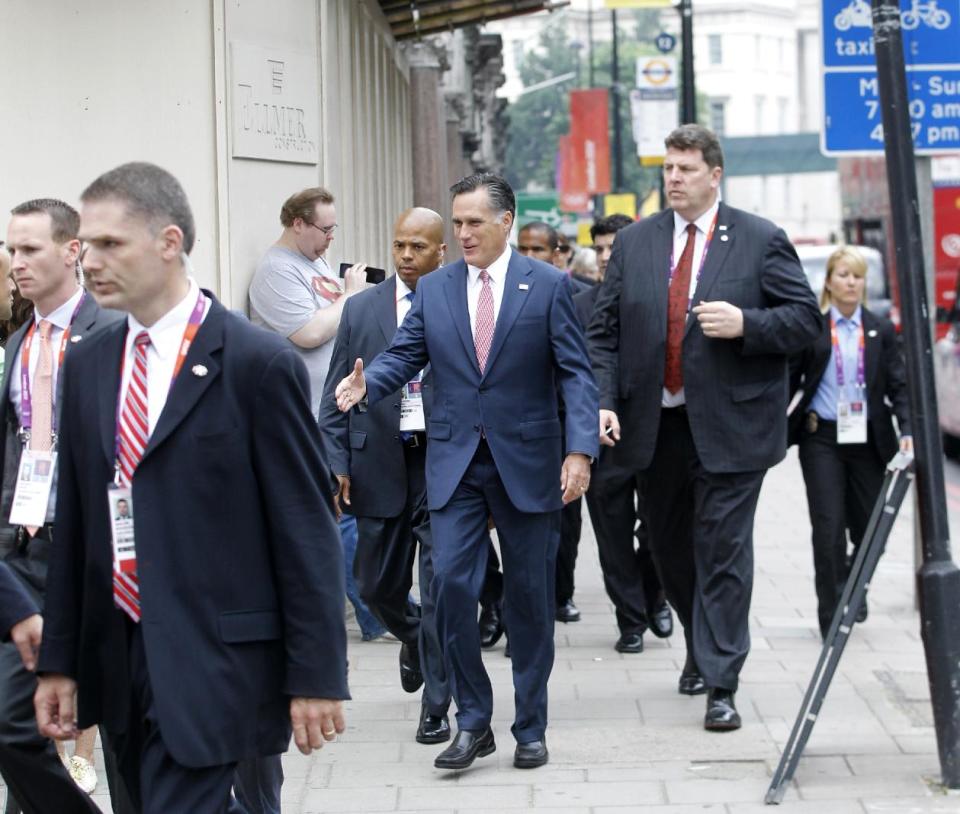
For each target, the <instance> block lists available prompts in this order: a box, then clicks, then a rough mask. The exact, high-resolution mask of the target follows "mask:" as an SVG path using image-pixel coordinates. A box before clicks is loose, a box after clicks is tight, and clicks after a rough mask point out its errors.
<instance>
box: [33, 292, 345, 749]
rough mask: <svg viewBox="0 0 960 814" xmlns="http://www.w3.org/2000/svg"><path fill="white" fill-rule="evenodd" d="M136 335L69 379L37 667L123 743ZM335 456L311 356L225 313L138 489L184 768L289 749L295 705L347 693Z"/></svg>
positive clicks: (204, 332) (163, 425) (162, 690)
mask: <svg viewBox="0 0 960 814" xmlns="http://www.w3.org/2000/svg"><path fill="white" fill-rule="evenodd" d="M126 334H127V324H126V323H125V322H123V323H120V324H118V325H116V326H113V327H111V328H109V329H107V330H104V331H101V332H99V333H98V334H97V335H96V336H95V337H93V338H91V339H90V341H88V342H84V343H82V344H81V345H80V346H78V347H77V349H76V350H75V351H74V355H73V358H72V359H71V360H70V363H69V364H68V365H67V366H66V367H65V369H64V377H65V381H64V388H63V401H64V409H63V415H64V420H63V426H62V432H61V440H60V483H59V488H58V494H57V536H56V552H55V556H54V557H52V558H51V564H50V575H49V580H48V590H47V606H46V611H45V627H44V632H43V645H42V647H41V653H40V663H39V670H40V672H46V673H61V674H64V675H67V676H71V677H73V678H74V679H76V681H77V683H78V690H79V724H80V726H81V727H86V726H90V725H91V724H94V723H103V724H104V725H105V726H106V727H107V729H108V731H112V732H124V731H126V728H127V715H128V701H127V699H128V698H129V692H130V688H129V672H128V665H127V662H126V660H127V651H128V645H127V635H126V627H127V625H126V617H125V616H124V615H123V613H122V612H121V611H119V610H118V609H117V608H116V607H115V606H114V604H113V596H112V581H111V572H112V553H111V545H110V517H109V512H108V510H107V500H106V494H105V489H106V487H107V484H108V483H110V482H111V481H112V480H113V476H114V462H115V449H114V435H115V429H116V423H115V422H116V410H117V393H118V391H119V388H120V364H121V359H122V356H123V350H124V340H125V337H126ZM201 366H202V367H201ZM204 369H205V373H204V372H203V371H204ZM322 447H323V444H322V441H321V439H320V432H319V429H318V428H317V424H316V421H315V420H314V417H313V415H312V414H311V410H310V381H309V378H308V376H307V371H306V368H305V367H304V364H303V361H302V360H301V359H300V357H299V356H298V355H297V353H296V352H295V351H294V350H293V349H292V348H291V347H290V345H289V343H288V342H286V341H285V340H284V339H282V338H281V337H279V336H277V335H275V334H272V333H270V332H268V331H265V330H262V329H260V328H257V327H254V326H252V325H251V324H250V323H249V322H247V321H246V320H245V319H244V318H243V317H241V316H238V315H236V314H233V313H230V312H228V311H227V310H226V309H225V308H223V306H221V305H220V304H219V303H218V302H216V301H214V302H213V303H212V305H211V307H210V309H209V311H208V313H207V316H206V319H205V320H204V321H203V324H202V325H201V326H200V330H199V331H198V333H197V337H196V339H195V341H194V343H193V345H192V346H191V348H190V351H189V353H188V355H187V358H186V360H185V362H184V365H183V368H182V370H181V372H180V374H179V376H178V377H177V379H176V381H174V383H173V386H172V388H171V390H170V393H169V396H168V399H167V403H166V406H165V407H164V410H163V413H162V414H161V415H160V418H159V421H158V423H157V425H156V428H155V429H154V431H153V434H152V435H151V436H150V440H149V442H148V444H147V448H146V450H145V452H144V455H143V458H142V459H141V461H140V464H139V466H138V468H137V471H136V474H135V476H134V478H133V484H132V489H133V503H134V516H135V521H134V522H135V534H136V545H137V564H138V576H139V580H140V600H141V610H142V617H143V618H142V621H141V623H140V629H141V631H142V635H143V642H144V647H145V650H146V656H147V664H148V669H149V673H150V680H151V686H152V690H153V696H154V703H155V707H156V711H157V715H158V718H159V726H160V729H161V731H162V732H163V739H164V743H165V744H166V746H167V748H168V749H169V750H170V753H171V754H172V755H173V757H174V758H175V759H176V760H177V761H178V762H179V763H181V764H183V765H185V766H190V767H200V766H210V765H219V764H224V763H232V762H235V761H238V760H241V759H245V758H250V757H255V756H257V755H261V754H263V755H266V754H276V753H279V752H283V751H285V750H286V749H287V747H288V745H289V740H290V721H289V701H290V697H291V696H309V697H324V698H346V697H348V692H347V683H346V632H345V629H344V610H343V596H344V587H343V555H342V552H341V547H340V539H339V534H338V532H337V526H336V523H335V522H334V518H333V509H332V504H331V500H330V492H329V488H328V483H327V481H326V477H325V473H327V472H328V471H329V470H328V468H327V461H326V456H325V454H324V452H323V449H322Z"/></svg>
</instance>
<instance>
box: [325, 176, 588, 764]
mask: <svg viewBox="0 0 960 814" xmlns="http://www.w3.org/2000/svg"><path fill="white" fill-rule="evenodd" d="M451 192H452V193H453V229H454V235H455V236H456V238H457V240H458V241H459V243H460V246H461V248H462V249H463V255H464V257H463V260H460V261H458V262H456V263H452V264H450V265H448V266H444V267H443V268H441V269H438V270H437V271H435V272H433V273H432V274H429V275H427V276H426V277H424V278H423V279H421V280H420V282H419V283H418V284H417V290H416V294H415V296H414V300H413V304H412V305H411V307H410V311H409V313H408V314H407V316H406V318H405V319H404V321H403V324H402V325H401V326H400V328H399V329H398V330H397V332H396V334H395V335H394V337H393V341H392V342H391V344H390V346H389V347H388V348H387V349H386V350H385V351H384V352H383V353H381V354H380V355H379V356H377V357H376V359H374V361H373V362H372V364H371V365H370V367H369V368H368V369H367V371H366V373H364V370H363V362H362V360H361V359H357V360H356V363H355V367H354V372H353V373H351V374H350V375H349V376H347V377H346V378H344V379H343V380H342V381H341V382H340V384H339V385H337V389H336V397H337V403H338V406H339V408H340V409H341V410H343V411H347V410H349V409H350V408H351V407H353V406H354V405H356V404H358V403H360V401H361V400H362V399H363V398H364V396H366V398H367V400H368V403H369V404H371V405H372V404H374V403H375V402H377V401H379V400H380V399H383V398H385V397H386V396H388V395H390V394H391V393H394V392H396V390H397V389H398V388H400V387H401V386H402V385H403V384H404V383H405V382H408V381H410V380H411V379H412V378H413V377H414V376H415V375H416V374H417V373H418V371H420V370H422V369H423V368H424V367H425V366H426V364H427V363H428V362H429V363H430V365H431V369H432V372H433V386H434V400H433V408H432V411H431V414H430V419H429V421H428V423H427V439H428V442H427V461H426V481H427V504H428V508H429V509H430V525H431V531H432V535H433V568H434V582H433V594H434V597H435V599H436V606H437V627H438V631H439V635H440V640H441V642H442V644H443V648H444V655H445V657H446V660H447V664H448V665H449V667H450V670H451V673H452V682H451V689H452V691H453V696H454V700H455V701H456V703H457V724H458V732H457V736H456V738H455V739H454V741H453V743H452V744H451V745H450V746H449V747H448V748H447V749H445V750H444V751H443V752H442V753H441V754H440V755H439V756H438V757H437V758H436V760H435V761H434V765H435V766H436V767H437V768H440V769H465V768H466V767H468V766H469V765H470V764H472V763H473V761H474V760H475V759H476V758H478V757H483V756H485V755H489V754H491V753H492V752H493V751H494V750H495V749H496V745H495V742H494V736H493V730H492V729H491V728H490V719H491V715H492V712H493V697H492V690H491V686H490V680H489V678H488V676H487V673H486V670H485V669H484V667H483V661H482V659H481V655H480V634H479V631H478V629H477V615H476V614H477V602H478V600H479V597H480V591H481V586H482V583H483V578H484V571H485V566H486V562H487V546H488V543H487V540H488V537H487V519H488V518H489V517H490V516H491V515H492V516H493V522H494V524H495V526H496V528H497V534H498V537H499V540H500V550H501V557H502V561H503V577H504V613H505V618H504V622H505V625H506V628H507V631H508V632H509V636H510V649H511V653H512V668H513V684H514V690H515V697H516V716H515V719H514V725H513V728H512V732H513V736H514V738H515V739H516V741H517V746H516V750H515V752H514V766H516V767H517V768H524V769H526V768H534V767H537V766H542V765H544V764H545V763H546V762H547V761H548V753H547V746H546V726H547V679H548V678H549V676H550V670H551V669H552V667H553V622H554V581H555V574H556V559H557V547H558V545H559V521H560V518H559V515H560V508H561V506H562V505H563V504H564V503H569V502H570V501H571V500H573V499H574V498H575V497H579V496H581V495H582V494H583V493H584V492H585V491H586V489H587V486H588V485H589V481H590V461H591V459H592V458H595V457H596V455H597V451H598V443H597V434H596V428H597V420H596V413H595V412H591V411H592V410H593V409H594V407H596V405H597V400H596V399H597V396H596V385H595V384H594V382H593V376H592V374H591V373H590V365H589V362H588V360H587V355H586V348H585V345H584V340H583V330H582V329H581V327H580V325H579V323H578V321H577V316H576V313H575V311H574V308H573V301H572V298H571V294H570V280H569V277H568V276H567V275H566V274H564V273H563V272H561V271H559V270H557V269H556V268H554V267H552V266H550V265H548V264H546V263H543V262H541V261H539V260H534V259H531V258H527V257H523V256H522V255H519V254H515V253H514V252H513V251H511V249H510V246H509V244H508V238H509V236H510V229H511V226H512V225H513V219H514V215H515V212H516V202H515V198H514V194H513V190H512V189H511V188H510V186H509V184H507V182H506V181H505V180H504V179H503V178H501V177H499V176H497V175H493V174H491V173H480V174H477V175H472V176H469V177H468V178H464V179H463V180H462V181H459V182H458V183H456V184H454V186H453V187H452V189H451ZM558 393H559V394H560V395H561V396H562V398H563V402H564V406H565V409H566V417H565V423H561V421H560V418H559V412H558V411H559V404H558ZM564 440H565V444H564ZM564 449H565V450H566V456H565V457H563V456H562V451H563V450H564Z"/></svg>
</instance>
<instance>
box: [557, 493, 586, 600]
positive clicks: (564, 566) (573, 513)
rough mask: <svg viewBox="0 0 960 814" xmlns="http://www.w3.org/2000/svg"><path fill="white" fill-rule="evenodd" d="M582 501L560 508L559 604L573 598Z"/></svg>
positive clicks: (558, 551)
mask: <svg viewBox="0 0 960 814" xmlns="http://www.w3.org/2000/svg"><path fill="white" fill-rule="evenodd" d="M581 506H582V501H581V500H580V498H577V499H576V500H571V501H570V502H569V503H568V504H567V505H566V506H564V507H563V509H561V510H560V548H559V549H558V550H557V604H558V605H562V604H563V603H564V602H566V601H567V600H570V599H573V588H574V585H573V572H574V571H575V570H576V567H577V549H578V548H579V546H580V532H581V530H582V528H583V517H582V514H581V512H582V509H581Z"/></svg>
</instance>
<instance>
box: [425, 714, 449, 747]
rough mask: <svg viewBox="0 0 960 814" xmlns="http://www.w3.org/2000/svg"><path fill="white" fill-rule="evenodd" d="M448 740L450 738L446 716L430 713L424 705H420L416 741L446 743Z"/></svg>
mask: <svg viewBox="0 0 960 814" xmlns="http://www.w3.org/2000/svg"><path fill="white" fill-rule="evenodd" d="M448 740H450V722H449V721H448V720H447V716H446V715H431V714H430V713H429V712H428V711H427V708H426V707H421V708H420V725H419V726H418V727H417V743H446V742H447V741H448Z"/></svg>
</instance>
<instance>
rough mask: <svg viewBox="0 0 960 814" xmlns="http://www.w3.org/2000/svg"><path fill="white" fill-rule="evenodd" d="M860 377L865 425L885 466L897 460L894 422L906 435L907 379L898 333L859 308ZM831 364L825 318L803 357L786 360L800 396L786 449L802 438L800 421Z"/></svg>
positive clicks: (884, 322) (871, 313)
mask: <svg viewBox="0 0 960 814" xmlns="http://www.w3.org/2000/svg"><path fill="white" fill-rule="evenodd" d="M861 313H862V314H863V340H864V353H863V363H864V371H863V372H864V377H865V378H866V380H867V382H866V384H867V421H868V423H869V425H870V440H871V441H872V442H873V445H874V448H875V449H876V450H877V454H878V455H879V456H880V458H881V460H883V461H889V460H890V459H891V458H892V457H893V456H894V455H896V454H897V450H898V449H899V446H900V445H899V444H898V443H897V433H896V430H894V427H893V416H894V415H895V416H896V417H897V425H898V426H899V428H900V432H901V433H902V434H903V435H909V434H910V404H909V398H908V396H907V373H906V368H905V367H904V364H903V355H902V354H901V352H900V345H899V342H898V340H897V333H896V331H895V330H894V327H893V323H892V322H890V320H889V319H885V318H884V317H881V316H878V315H877V314H874V313H873V312H872V311H868V310H867V309H866V308H863V309H862V311H861ZM830 364H833V347H832V345H831V343H830V315H829V314H825V315H824V317H823V329H822V330H821V332H820V336H818V337H817V340H816V341H815V342H814V343H813V344H812V345H810V347H808V348H807V349H806V350H804V351H803V353H800V354H798V355H797V356H795V357H794V358H792V359H791V360H790V373H791V381H790V384H791V392H796V391H797V390H799V389H802V390H803V395H802V396H801V398H800V402H799V403H798V404H797V407H796V409H794V411H793V412H792V413H791V414H790V443H791V444H796V443H798V442H799V440H800V436H801V434H802V432H803V420H804V416H805V415H806V414H807V412H808V411H809V409H810V402H811V401H813V397H814V396H815V395H816V394H817V388H818V387H819V386H820V380H821V379H822V378H823V374H824V372H825V371H826V369H827V365H830Z"/></svg>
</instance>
